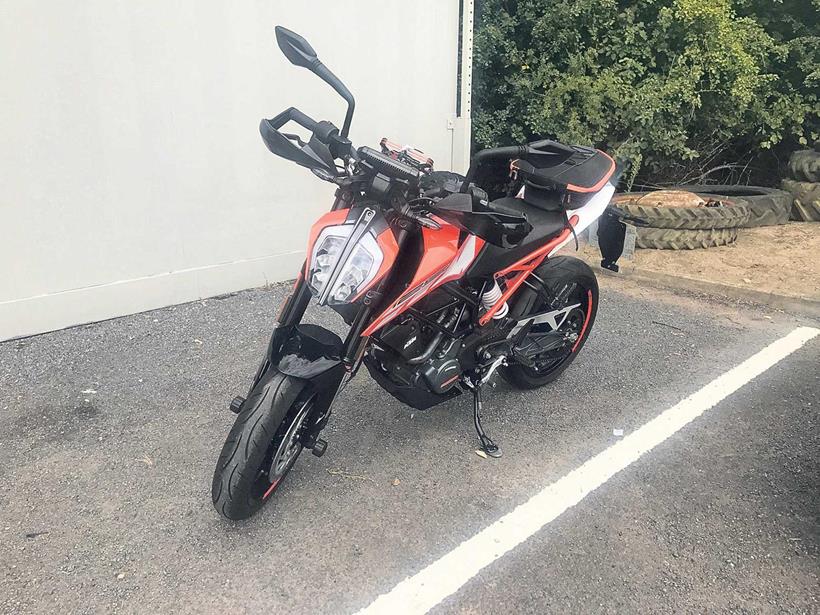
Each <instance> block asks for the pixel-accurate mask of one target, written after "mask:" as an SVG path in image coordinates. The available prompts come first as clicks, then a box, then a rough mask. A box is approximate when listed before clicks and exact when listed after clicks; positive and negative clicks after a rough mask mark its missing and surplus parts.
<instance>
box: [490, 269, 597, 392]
mask: <svg viewBox="0 0 820 615" xmlns="http://www.w3.org/2000/svg"><path fill="white" fill-rule="evenodd" d="M534 273H535V275H536V276H538V278H539V279H540V280H543V282H544V284H545V285H546V288H542V289H541V290H540V292H538V293H536V292H533V291H531V290H530V289H529V288H528V287H524V288H525V289H526V292H519V294H518V296H517V297H516V299H515V300H514V301H513V302H512V305H511V306H510V307H511V309H510V316H512V317H513V318H516V319H519V320H521V319H526V318H527V317H529V316H536V315H538V314H543V313H545V312H551V311H554V310H566V311H565V312H564V314H561V316H559V317H558V318H557V319H556V321H555V322H556V324H558V325H559V326H558V331H561V332H563V333H565V338H566V340H567V341H566V342H565V343H564V344H563V345H562V346H561V347H559V348H557V349H551V350H549V351H546V352H544V353H542V354H538V355H535V356H534V357H533V360H532V364H531V365H529V366H528V365H523V364H513V365H510V366H508V367H505V368H503V369H502V370H501V374H502V376H504V378H505V379H506V380H507V382H509V383H510V384H512V385H513V386H514V387H516V388H519V389H536V388H538V387H541V386H544V385H545V384H548V383H550V382H552V381H553V380H555V379H556V378H558V376H560V375H561V373H562V372H563V371H564V370H565V369H566V368H567V367H569V365H570V363H572V362H573V361H574V360H575V357H576V356H577V355H578V352H579V351H580V350H581V348H583V346H584V344H585V343H586V340H587V338H588V337H589V333H590V331H591V330H592V325H593V323H594V322H595V314H596V312H597V311H598V281H597V280H596V279H595V274H594V273H593V271H592V269H590V267H589V265H587V264H586V263H585V262H583V261H581V260H578V259H577V258H573V257H571V256H558V257H556V258H552V259H550V260H548V261H547V262H546V263H544V264H542V265H541V266H539V267H538V268H537V269H536V270H535V271H534ZM535 286H540V285H539V284H535ZM564 316H565V318H564ZM559 320H560V322H559ZM550 330H552V329H551V326H550V325H549V324H547V323H540V324H536V325H534V326H533V327H532V328H531V330H530V332H531V334H532V338H533V343H537V342H536V341H535V340H536V338H537V336H538V334H539V333H544V332H546V331H550ZM526 341H527V340H525V342H526Z"/></svg>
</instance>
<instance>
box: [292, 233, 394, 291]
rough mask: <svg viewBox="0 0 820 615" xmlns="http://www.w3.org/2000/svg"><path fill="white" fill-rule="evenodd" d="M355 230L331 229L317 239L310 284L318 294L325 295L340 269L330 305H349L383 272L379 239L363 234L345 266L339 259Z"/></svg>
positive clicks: (332, 289)
mask: <svg viewBox="0 0 820 615" xmlns="http://www.w3.org/2000/svg"><path fill="white" fill-rule="evenodd" d="M352 231H353V225H351V224H345V225H341V226H330V227H328V228H326V229H324V230H323V231H322V232H321V234H320V235H319V237H318V238H317V239H316V243H315V247H314V249H313V254H312V255H311V260H310V263H311V267H310V273H309V276H308V284H309V285H310V287H311V289H312V290H313V291H314V293H315V294H317V295H319V296H321V295H323V294H324V291H325V285H326V284H327V283H328V281H329V280H330V278H331V277H332V275H333V273H334V272H335V271H336V269H337V268H339V274H338V276H336V281H335V282H334V283H333V286H332V288H331V289H330V292H329V293H328V294H327V299H326V300H327V303H329V304H339V303H347V302H349V301H350V300H351V299H352V298H353V297H355V296H356V295H357V294H358V293H359V292H360V291H361V290H362V289H363V288H364V287H365V286H366V285H367V284H369V283H370V282H371V281H372V280H373V279H374V278H375V277H376V274H377V273H378V271H379V267H381V264H382V259H383V258H384V256H383V254H382V251H381V248H380V247H379V244H378V242H377V241H376V240H375V238H374V237H373V236H372V235H370V234H369V233H368V234H365V235H363V236H362V237H361V238H360V239H359V241H358V243H357V244H356V245H355V246H354V248H353V251H352V252H350V255H349V256H348V257H347V259H345V261H344V262H343V263H339V262H338V261H339V257H340V256H341V253H342V250H343V249H344V246H345V243H346V242H347V240H348V238H349V237H350V234H351V232H352Z"/></svg>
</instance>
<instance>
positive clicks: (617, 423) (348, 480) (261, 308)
mask: <svg viewBox="0 0 820 615" xmlns="http://www.w3.org/2000/svg"><path fill="white" fill-rule="evenodd" d="M285 293H286V288H285V287H281V286H279V287H273V288H270V289H263V290H254V291H247V292H242V293H238V294H236V295H232V296H229V297H225V298H221V299H209V300H207V301H202V302H195V303H191V304H186V305H182V306H176V307H173V308H166V309H162V310H156V311H153V312H149V313H145V314H138V315H134V316H129V317H125V318H120V319H116V320H111V321H107V322H103V323H98V324H93V325H88V326H82V327H76V328H73V329H68V330H65V331H58V332H54V333H49V334H45V335H41V336H37V337H33V338H28V339H23V340H15V341H10V342H6V343H3V344H0V549H2V557H1V558H0V613H52V612H71V613H86V612H88V613H111V612H128V613H157V612H192V613H193V612H197V613H202V612H230V613H237V612H239V613H241V612H248V613H256V612H262V611H276V612H286V613H303V612H320V613H348V612H354V611H356V610H358V609H361V608H363V607H366V606H368V605H369V604H371V603H372V602H373V600H374V599H375V598H376V597H377V596H379V595H380V594H383V593H385V592H389V591H390V590H391V588H393V587H394V586H395V585H396V584H397V583H399V582H401V581H402V580H403V579H405V578H406V577H408V576H411V575H414V574H416V573H417V572H418V571H419V570H420V569H422V568H424V567H425V566H427V565H428V564H431V563H432V562H435V561H436V560H438V559H439V558H441V557H442V556H444V555H446V554H447V553H449V552H451V551H452V550H453V549H455V548H456V547H457V546H458V545H459V544H461V543H462V542H463V541H465V540H467V539H469V538H471V537H472V536H474V535H475V534H476V533H477V532H479V531H481V530H482V529H483V528H485V527H487V526H489V525H490V524H492V523H494V522H495V521H496V520H497V519H499V518H500V517H502V516H503V515H505V514H507V513H508V512H510V511H511V510H513V509H514V508H515V507H516V506H517V505H519V504H521V503H523V502H525V501H527V500H528V498H529V497H530V496H531V495H533V494H534V493H536V492H539V491H540V490H541V489H543V488H544V487H545V486H547V485H549V484H550V483H553V482H554V481H556V480H558V479H560V478H561V477H563V476H565V475H567V473H569V472H571V471H572V470H574V469H575V468H577V467H578V466H579V465H581V464H582V463H584V462H585V461H586V460H587V459H589V458H591V457H593V456H594V455H596V454H598V453H600V452H601V451H604V450H606V449H607V447H609V446H611V445H612V444H613V443H615V442H617V441H618V440H619V438H620V436H616V435H613V430H623V432H624V434H626V435H628V434H630V433H631V432H633V431H634V430H636V429H638V428H640V427H641V426H642V425H644V424H645V423H647V421H649V420H651V419H652V418H654V417H655V416H657V415H658V414H659V413H661V412H662V411H664V410H665V409H667V408H669V407H670V406H673V405H675V404H676V403H678V402H679V401H681V400H682V399H684V398H686V397H687V396H689V395H690V394H692V393H694V392H696V391H698V390H699V389H700V388H701V387H703V386H704V385H705V384H707V383H708V382H710V381H711V380H713V379H714V378H716V377H717V376H720V375H721V374H722V373H724V372H726V371H727V370H729V369H730V368H732V367H734V366H735V365H737V364H738V363H740V362H741V361H743V360H744V359H746V358H748V357H749V356H751V355H753V354H754V353H756V352H757V351H759V350H760V349H761V348H763V347H765V346H767V345H768V344H770V343H771V342H773V341H774V340H776V339H779V338H781V337H782V336H784V335H786V334H788V333H789V332H790V331H792V330H793V329H794V328H795V327H798V326H815V327H817V326H820V325H818V323H817V322H816V321H815V322H812V321H808V320H805V319H801V318H799V317H795V316H791V315H788V314H785V313H782V312H776V311H769V310H765V309H762V308H758V307H754V306H751V305H745V304H739V303H735V304H729V303H720V302H716V301H714V300H711V299H708V298H705V297H696V296H676V295H673V294H670V293H666V292H663V291H657V290H652V289H648V288H644V287H640V286H635V285H632V284H630V283H628V282H625V281H621V280H617V281H612V280H609V279H607V280H604V282H603V285H602V301H601V307H600V310H599V314H598V320H597V322H596V324H595V327H594V330H593V332H592V336H591V338H590V340H589V342H588V344H587V345H586V347H585V348H584V349H583V351H582V352H581V354H580V356H579V357H578V359H577V360H576V362H575V363H574V364H573V365H572V366H571V367H570V369H568V370H567V371H566V372H565V373H564V374H563V376H562V377H561V379H560V380H559V381H558V382H556V383H555V384H553V385H551V386H549V387H547V388H544V389H542V390H539V391H534V392H520V391H516V390H513V389H511V388H510V387H509V386H508V385H506V384H505V383H504V382H503V381H499V383H498V387H497V388H496V389H495V390H494V391H493V392H491V393H490V394H489V395H487V396H486V399H485V406H486V409H485V418H484V423H485V427H486V428H487V430H488V431H489V433H490V434H491V435H492V436H493V438H494V439H496V440H497V441H498V442H499V444H501V446H502V448H503V450H504V456H503V457H502V458H501V459H498V460H493V459H482V458H481V457H479V456H478V455H476V453H475V449H476V448H477V442H476V438H475V435H474V432H473V429H472V421H471V406H470V403H469V399H467V398H466V397H464V396H463V397H461V398H457V399H455V400H453V401H452V402H450V403H448V404H445V405H443V406H439V407H437V408H435V409H433V410H430V411H426V412H418V411H412V410H410V409H407V408H404V407H402V406H401V405H400V404H399V403H398V402H397V401H396V400H394V399H393V398H392V397H390V396H389V395H388V394H387V393H385V392H383V391H381V390H380V389H379V388H378V386H377V385H376V384H375V383H374V382H372V381H371V380H370V379H369V377H368V375H367V373H366V371H365V370H362V372H361V373H360V375H359V376H358V377H357V378H356V379H355V380H354V381H353V382H352V383H351V384H350V385H349V386H348V388H347V389H346V390H345V391H344V393H343V394H342V397H341V398H340V400H339V401H338V403H337V406H336V411H335V414H334V416H333V418H332V420H331V423H330V425H329V426H328V428H327V429H326V430H325V432H324V436H325V437H326V439H327V440H328V442H329V447H328V451H327V454H326V455H325V456H324V457H322V458H315V457H313V456H312V455H309V454H305V455H303V456H302V457H301V458H300V460H299V462H298V463H297V466H296V467H295V469H294V470H293V472H292V473H291V475H290V476H289V477H288V479H287V481H286V483H285V484H284V485H283V487H282V488H281V489H280V491H279V492H278V494H277V496H276V499H275V500H274V501H273V502H272V503H271V504H270V505H268V506H267V507H266V508H265V509H263V511H262V512H261V513H259V514H258V515H257V516H255V517H254V518H252V519H250V520H249V521H246V522H240V523H233V522H227V521H225V520H224V519H222V518H221V517H219V516H218V515H217V514H216V512H215V511H214V510H213V508H212V506H211V502H210V481H211V476H212V472H213V467H214V463H215V461H216V457H217V455H218V452H219V449H220V447H221V445H222V442H223V440H224V437H225V435H226V434H227V431H228V429H229V428H230V425H231V423H232V420H233V415H232V414H230V413H229V412H228V411H227V403H228V401H229V400H230V399H231V398H232V397H233V395H235V394H244V392H245V390H246V389H247V384H248V381H249V379H250V378H251V377H252V376H253V373H254V371H255V369H256V367H257V365H258V361H259V358H260V357H261V355H262V353H263V351H264V348H265V346H266V344H267V339H268V335H269V330H270V327H271V325H272V323H273V321H274V318H275V314H276V311H277V308H278V305H279V302H280V301H281V299H282V297H283V296H284V294H285ZM311 317H312V319H313V322H319V323H320V324H325V325H326V326H331V327H334V328H337V329H338V328H339V326H340V324H341V322H340V320H339V319H338V318H337V317H336V316H335V315H333V314H329V315H328V314H323V313H318V312H311ZM819 364H820V338H814V340H812V341H810V342H808V343H807V345H806V346H805V347H803V348H801V349H800V350H797V351H795V352H794V353H793V354H791V355H789V356H788V357H786V358H785V359H783V360H782V361H780V362H778V363H777V364H776V365H774V366H773V367H771V369H768V370H767V371H766V372H765V373H763V374H761V375H760V376H758V377H757V378H755V379H754V380H753V381H751V382H750V383H748V384H746V385H745V386H743V387H742V388H740V389H739V390H738V391H737V392H735V393H733V394H732V395H730V396H729V397H728V398H726V399H725V400H723V401H721V402H719V403H718V404H717V405H716V406H715V407H714V408H712V409H710V410H709V411H708V412H706V413H705V414H704V415H703V416H701V417H699V418H697V419H695V420H694V421H693V422H692V423H691V424H690V425H688V426H686V427H684V428H683V429H681V430H680V431H679V432H677V433H676V434H674V435H673V436H671V437H670V438H669V439H667V440H666V441H664V442H663V443H661V444H660V445H658V446H657V447H656V448H654V449H653V450H651V451H650V452H648V453H647V454H646V455H644V456H643V457H641V458H640V459H638V460H637V461H635V462H634V463H632V464H631V465H629V466H628V467H627V468H626V469H624V470H623V471H621V472H619V473H618V474H616V475H615V476H614V477H612V478H611V479H610V480H608V481H607V482H605V483H604V484H603V485H602V486H601V487H600V488H598V489H596V490H595V491H594V492H592V493H591V494H590V495H589V496H587V497H586V498H585V499H583V500H582V501H581V502H579V503H578V504H577V505H575V506H573V507H571V508H569V509H568V510H567V511H566V512H564V513H563V514H562V515H560V516H559V517H558V518H556V519H555V520H554V521H552V522H551V523H549V524H548V525H546V526H545V527H544V529H543V530H541V531H539V532H537V533H535V534H534V535H533V536H532V537H530V538H529V539H527V540H526V541H525V542H524V543H523V544H521V545H519V546H518V547H516V548H515V549H513V550H511V551H510V552H509V553H507V554H506V555H504V556H503V557H501V558H499V559H498V560H497V561H496V562H494V563H493V564H491V565H489V566H487V567H485V568H484V569H482V570H481V571H480V572H479V573H478V574H476V575H475V576H474V577H472V578H471V579H470V580H469V581H468V582H467V583H466V584H464V585H463V586H462V587H460V589H458V591H456V592H455V593H453V594H452V595H450V596H449V597H447V598H446V599H444V600H443V601H441V602H440V603H439V604H437V605H436V606H435V607H434V608H433V612H435V613H493V612H496V613H497V612H504V613H548V612H555V613H567V612H579V613H582V612H583V613H588V612H671V611H676V612H680V611H683V612H704V611H708V612H784V611H785V612H805V613H812V612H818V610H819V609H820V604H819V603H820V598H818V589H817V588H818V587H819V586H820V583H819V581H820V572H819V571H820V565H818V564H820V552H819V547H820V523H818V521H819V520H818V510H820V507H818V502H820V497H819V496H820V493H819V492H820V427H818V408H819V407H820V370H818V365H819Z"/></svg>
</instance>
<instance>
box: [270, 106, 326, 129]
mask: <svg viewBox="0 0 820 615" xmlns="http://www.w3.org/2000/svg"><path fill="white" fill-rule="evenodd" d="M291 120H293V121H294V122H296V123H297V124H299V125H300V126H301V127H302V128H306V129H307V130H310V131H311V132H313V131H314V130H316V125H317V123H318V122H316V120H314V119H313V118H310V117H308V116H307V115H305V114H304V113H302V112H301V111H299V109H297V108H296V107H291V108H289V109H285V110H284V111H282V113H280V114H279V115H277V116H276V117H275V118H273V119H272V120H270V123H271V124H273V127H274V128H276V129H277V130H278V129H279V128H281V127H282V126H284V125H285V124H287V123H288V122H290V121H291Z"/></svg>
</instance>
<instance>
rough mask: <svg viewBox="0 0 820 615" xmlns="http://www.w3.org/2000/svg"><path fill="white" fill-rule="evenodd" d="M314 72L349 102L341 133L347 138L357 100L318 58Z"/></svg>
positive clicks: (314, 65) (314, 64)
mask: <svg viewBox="0 0 820 615" xmlns="http://www.w3.org/2000/svg"><path fill="white" fill-rule="evenodd" d="M313 72H314V73H315V74H316V75H317V76H318V77H319V78H320V79H322V81H324V82H325V83H327V84H328V85H329V86H330V87H332V88H333V89H334V90H336V92H338V93H339V95H340V96H341V97H342V98H344V99H345V101H346V102H347V113H346V114H345V122H344V124H343V125H342V133H341V135H342V137H347V135H348V133H349V132H350V122H351V121H353V110H354V109H355V108H356V100H355V99H354V98H353V94H351V93H350V90H348V89H347V86H345V84H344V83H342V81H341V80H340V79H339V78H338V77H337V76H336V75H334V74H333V73H332V72H331V71H330V69H329V68H328V67H327V66H325V65H324V64H322V62H321V61H320V60H319V58H316V61H315V62H314V63H313Z"/></svg>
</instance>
